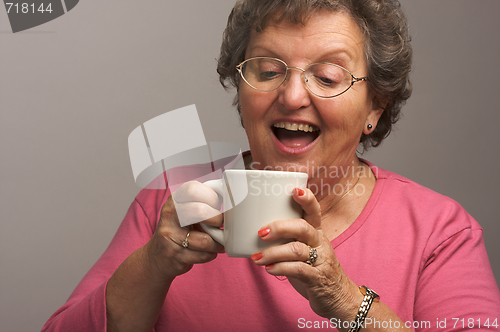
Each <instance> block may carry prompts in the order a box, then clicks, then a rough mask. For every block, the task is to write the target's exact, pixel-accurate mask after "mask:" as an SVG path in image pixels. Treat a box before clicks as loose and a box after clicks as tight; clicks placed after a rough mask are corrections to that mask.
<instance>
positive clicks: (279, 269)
mask: <svg viewBox="0 0 500 332" xmlns="http://www.w3.org/2000/svg"><path fill="white" fill-rule="evenodd" d="M266 271H267V272H268V273H269V274H272V275H275V276H286V277H287V278H289V279H291V278H295V279H298V280H300V281H302V282H304V283H306V284H307V283H308V282H310V281H311V279H312V278H313V277H314V275H315V274H316V273H317V270H316V269H315V268H313V267H312V266H310V265H307V264H306V263H304V262H280V263H274V264H269V265H266Z"/></svg>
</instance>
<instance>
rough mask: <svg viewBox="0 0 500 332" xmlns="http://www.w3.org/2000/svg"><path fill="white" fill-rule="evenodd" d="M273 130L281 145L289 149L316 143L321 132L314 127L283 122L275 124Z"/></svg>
mask: <svg viewBox="0 0 500 332" xmlns="http://www.w3.org/2000/svg"><path fill="white" fill-rule="evenodd" d="M272 129H273V132H274V135H275V136H276V138H277V139H278V140H279V141H280V142H281V144H283V145H284V146H286V147H289V148H303V147H306V146H308V145H309V144H311V143H312V142H314V140H316V139H317V138H318V136H319V134H320V132H321V131H320V130H319V128H318V127H316V126H314V125H309V124H306V123H295V122H283V121H282V122H277V123H275V124H274V125H273V128H272Z"/></svg>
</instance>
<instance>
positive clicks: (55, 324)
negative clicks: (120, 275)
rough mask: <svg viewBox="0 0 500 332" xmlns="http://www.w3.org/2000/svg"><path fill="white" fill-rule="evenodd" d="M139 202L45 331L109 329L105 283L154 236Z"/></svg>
mask: <svg viewBox="0 0 500 332" xmlns="http://www.w3.org/2000/svg"><path fill="white" fill-rule="evenodd" d="M155 227H156V222H153V223H152V222H151V221H150V220H149V219H148V217H147V215H146V213H145V212H144V210H143V208H142V206H141V205H140V204H139V202H138V201H137V199H136V200H134V202H132V204H131V206H130V208H129V210H128V212H127V214H126V215H125V218H124V220H123V222H122V223H121V225H120V227H119V228H118V231H117V232H116V234H115V236H114V238H113V240H112V241H111V243H110V245H109V246H108V248H107V249H106V251H105V252H104V254H103V255H102V256H101V257H100V258H99V260H98V261H97V262H96V263H95V264H94V266H93V267H92V268H91V269H90V271H89V272H88V273H87V274H86V275H85V276H84V277H83V279H82V281H80V283H79V284H78V286H77V287H76V289H75V290H74V291H73V293H72V294H71V296H70V297H69V299H68V301H67V302H66V303H65V304H64V305H63V306H62V307H61V308H59V310H57V311H56V312H55V313H54V314H53V315H52V316H51V317H50V318H49V320H48V321H47V323H46V324H45V325H44V327H43V329H42V332H48V331H51V332H56V331H57V332H63V331H64V332H67V331H73V332H78V331H82V332H88V331H96V332H100V331H103V332H104V331H106V296H105V295H106V285H107V282H108V280H109V278H110V277H111V276H112V275H113V273H114V271H115V270H116V269H117V268H118V266H119V265H120V264H121V263H122V262H123V261H124V260H125V259H126V258H127V257H128V256H129V255H130V254H131V253H132V252H134V251H135V250H136V249H138V248H140V247H142V246H144V245H145V244H146V243H147V242H148V241H149V239H150V238H151V236H152V235H153V232H154V229H155Z"/></svg>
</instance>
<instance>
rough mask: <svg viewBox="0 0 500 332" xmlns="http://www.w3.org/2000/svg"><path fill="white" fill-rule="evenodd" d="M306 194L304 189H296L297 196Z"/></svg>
mask: <svg viewBox="0 0 500 332" xmlns="http://www.w3.org/2000/svg"><path fill="white" fill-rule="evenodd" d="M305 194H306V191H305V190H304V189H302V188H298V189H297V195H299V196H304V195H305Z"/></svg>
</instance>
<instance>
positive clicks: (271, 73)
mask: <svg viewBox="0 0 500 332" xmlns="http://www.w3.org/2000/svg"><path fill="white" fill-rule="evenodd" d="M277 75H278V72H276V71H264V72H261V73H260V76H261V78H263V79H270V78H274V77H275V76H277Z"/></svg>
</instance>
